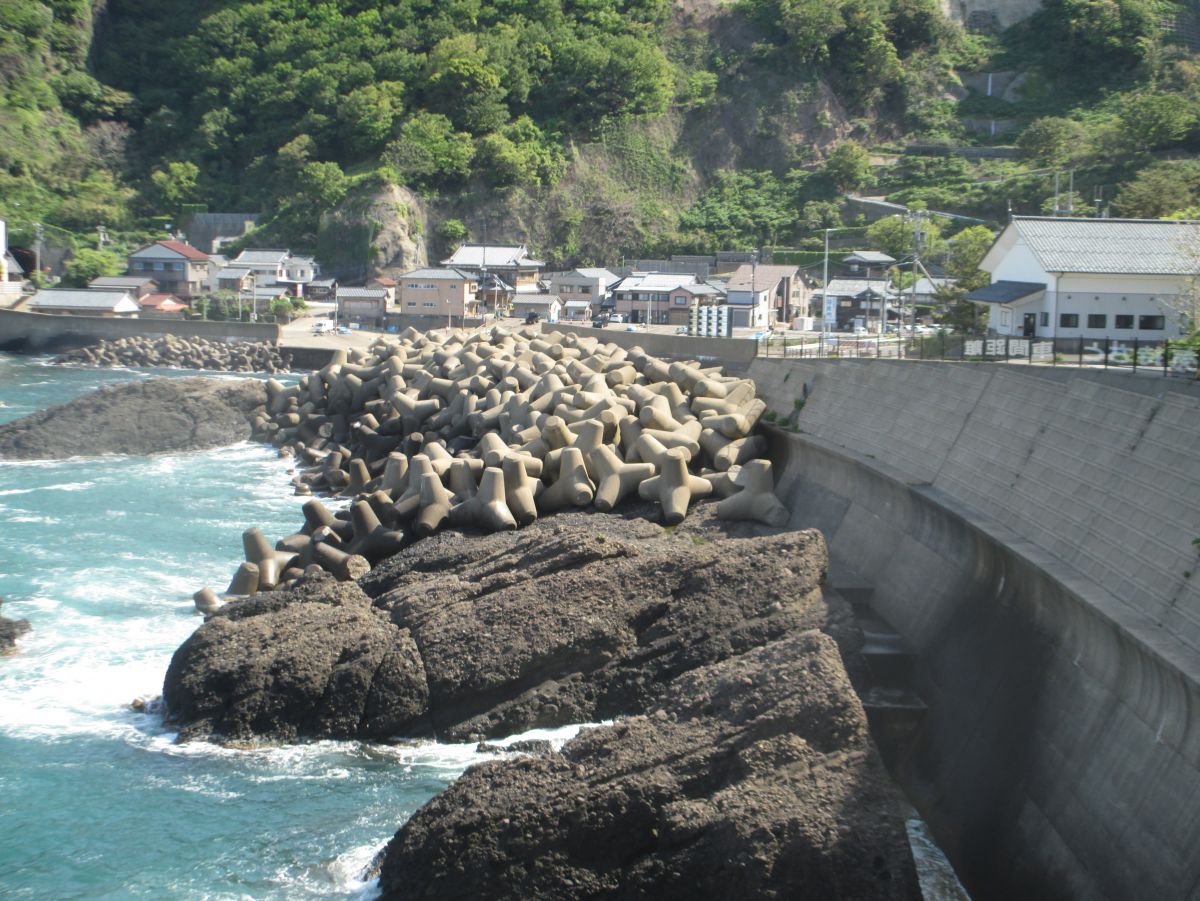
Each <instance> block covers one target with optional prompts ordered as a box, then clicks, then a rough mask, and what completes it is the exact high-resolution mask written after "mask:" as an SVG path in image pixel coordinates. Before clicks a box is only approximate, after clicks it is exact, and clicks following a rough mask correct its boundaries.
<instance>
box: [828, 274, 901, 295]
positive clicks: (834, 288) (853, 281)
mask: <svg viewBox="0 0 1200 901" xmlns="http://www.w3.org/2000/svg"><path fill="white" fill-rule="evenodd" d="M868 291H870V292H871V293H872V294H874V295H876V296H877V297H878V296H882V295H883V294H884V293H885V292H886V293H887V294H888V296H893V295H894V294H895V293H896V292H895V289H894V288H893V286H892V283H891V282H889V281H888V280H887V279H886V278H831V279H830V280H829V285H828V287H827V288H826V289H825V291H824V292H822V291H821V289H819V288H818V289H817V293H818V294H821V295H822V296H824V294H825V293H828V294H829V295H831V296H835V297H858V296H859V295H861V294H866V293H867V292H868Z"/></svg>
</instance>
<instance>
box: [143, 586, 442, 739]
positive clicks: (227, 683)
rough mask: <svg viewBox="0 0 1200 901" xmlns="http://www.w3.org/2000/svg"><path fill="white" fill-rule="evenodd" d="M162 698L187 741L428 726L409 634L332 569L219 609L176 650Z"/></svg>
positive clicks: (377, 734) (380, 732)
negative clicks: (285, 589) (331, 572)
mask: <svg viewBox="0 0 1200 901" xmlns="http://www.w3.org/2000/svg"><path fill="white" fill-rule="evenodd" d="M163 698H164V700H165V701H166V703H167V706H168V710H169V717H170V719H171V721H173V722H175V723H177V724H180V725H181V726H182V727H183V728H182V730H181V736H180V737H181V738H184V739H186V738H192V737H207V736H209V735H212V734H214V733H215V734H220V735H223V736H226V737H229V738H234V739H252V738H255V737H256V736H270V737H271V738H273V739H282V740H289V739H294V738H296V737H298V736H302V735H306V736H338V737H349V736H362V737H370V738H385V737H388V736H390V735H395V734H398V733H401V732H405V731H407V732H408V733H410V734H419V733H421V732H425V733H428V731H429V730H428V726H427V725H423V724H425V723H427V713H428V706H429V705H428V694H427V691H426V688H425V680H424V676H423V675H422V673H421V661H420V657H419V656H418V654H417V649H416V645H415V644H414V643H413V640H412V637H411V636H410V635H409V634H408V632H407V631H406V630H404V629H400V628H398V627H397V626H395V625H393V624H392V623H391V622H390V621H389V620H388V617H387V614H386V613H385V612H383V611H381V610H378V609H376V608H374V607H372V605H371V600H370V598H368V597H367V596H366V595H365V594H363V592H362V590H361V589H360V588H359V587H358V586H357V585H355V584H354V583H353V582H337V581H335V580H334V578H333V577H332V576H329V575H326V574H320V575H317V576H314V577H306V578H304V579H302V580H300V582H299V583H298V584H297V585H296V587H295V588H293V589H292V590H291V591H290V592H264V593H262V594H257V595H254V596H253V597H250V598H247V599H246V600H245V601H242V602H240V603H234V604H229V605H227V606H225V607H223V608H221V609H220V610H219V611H218V612H217V613H216V614H214V615H213V616H212V617H210V618H209V620H208V622H206V623H205V624H204V625H203V626H202V627H201V628H200V629H198V630H197V631H196V633H195V634H194V635H193V636H192V637H191V638H189V639H188V640H187V642H185V643H184V644H183V646H182V647H181V648H180V649H179V650H178V651H176V653H175V657H174V658H173V659H172V661H171V667H170V669H169V670H168V673H167V679H166V685H165V686H164V689H163Z"/></svg>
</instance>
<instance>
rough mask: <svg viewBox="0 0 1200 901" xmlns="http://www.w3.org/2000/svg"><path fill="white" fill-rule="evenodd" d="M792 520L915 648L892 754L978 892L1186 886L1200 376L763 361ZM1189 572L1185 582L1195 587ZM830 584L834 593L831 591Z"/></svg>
mask: <svg viewBox="0 0 1200 901" xmlns="http://www.w3.org/2000/svg"><path fill="white" fill-rule="evenodd" d="M751 375H752V377H754V378H755V379H756V381H757V382H758V385H759V393H760V395H761V396H763V397H764V399H766V401H767V403H768V408H769V409H771V410H775V411H777V412H779V413H781V414H788V413H791V412H792V411H793V410H794V408H795V401H797V400H803V401H804V404H803V408H802V410H800V412H799V413H798V414H797V417H796V421H797V424H798V427H799V428H800V429H801V432H800V433H799V434H794V433H786V432H782V431H775V432H774V434H773V438H772V440H773V443H774V448H773V450H774V453H775V455H776V457H777V459H779V461H780V463H782V464H783V465H782V467H781V477H780V482H779V490H780V494H781V495H782V496H783V497H784V498H785V499H786V500H787V501H788V502H789V505H790V506H791V508H792V510H793V520H792V525H793V526H796V527H807V526H816V527H818V528H820V529H821V530H822V531H823V532H824V533H825V535H826V539H827V541H828V544H829V548H830V554H831V557H832V558H833V559H834V560H835V561H836V564H835V573H836V571H837V569H839V568H840V569H842V570H846V569H853V571H854V572H855V573H856V574H857V575H858V576H860V577H862V578H863V579H865V580H866V581H867V582H869V583H871V584H872V585H873V586H874V593H873V596H872V605H873V607H874V608H875V609H876V610H877V611H878V612H879V613H880V614H882V615H883V616H884V617H885V618H887V619H888V620H889V621H890V622H891V623H892V625H893V626H895V627H896V629H897V630H898V631H899V632H900V633H901V634H902V635H903V636H904V638H905V639H906V640H907V642H908V643H909V644H910V645H911V647H912V649H913V650H914V651H915V652H916V653H917V654H918V662H917V668H916V675H915V680H916V688H917V690H918V691H919V692H920V693H921V695H922V697H923V698H924V700H925V701H926V703H927V704H928V705H929V712H928V714H927V716H926V717H925V720H924V722H923V724H922V725H921V727H920V729H919V731H918V733H917V736H916V738H915V740H914V742H913V744H912V746H911V748H910V750H909V753H908V755H907V756H906V757H904V758H903V759H901V760H900V761H899V762H898V765H897V769H898V772H897V776H898V777H899V778H900V780H901V782H902V783H903V784H904V785H905V787H906V789H907V790H908V791H909V793H910V794H911V796H912V797H913V799H914V801H915V802H916V803H917V804H918V806H919V807H920V808H921V810H922V813H923V814H924V815H925V816H926V818H927V819H928V820H929V822H930V824H931V825H932V827H933V829H934V830H935V832H936V833H937V835H938V838H939V840H940V841H941V842H942V844H943V846H944V847H945V848H946V849H947V851H948V853H949V854H950V856H951V859H952V860H953V861H954V862H955V864H956V866H957V867H958V868H959V870H960V872H961V874H962V876H963V878H964V880H965V881H966V883H967V884H968V887H969V888H970V889H971V890H972V892H973V893H974V894H975V895H976V897H981V898H989V897H994V898H1008V897H1034V898H1059V897H1078V898H1085V897H1086V898H1093V897H1111V898H1128V897H1155V898H1184V897H1190V896H1192V895H1194V893H1195V891H1196V889H1197V885H1198V883H1200V805H1197V801H1198V800H1200V721H1198V720H1197V716H1198V711H1200V654H1198V652H1197V647H1198V646H1200V629H1197V623H1198V622H1200V615H1198V614H1200V593H1198V591H1197V583H1198V582H1200V572H1197V571H1198V570H1200V565H1197V561H1198V558H1200V554H1198V552H1197V548H1196V547H1195V546H1194V545H1193V544H1192V540H1193V539H1194V538H1196V537H1197V536H1200V512H1198V511H1200V456H1198V455H1197V454H1196V451H1195V448H1197V447H1200V388H1198V387H1197V386H1196V385H1193V384H1190V383H1179V382H1172V381H1170V380H1165V379H1139V378H1134V377H1130V376H1119V375H1110V376H1105V375H1104V374H1100V373H1089V372H1086V371H1085V372H1079V371H1072V372H1063V371H1054V370H1035V371H1030V370H1024V369H1022V370H1016V369H1014V368H1012V367H1004V366H970V365H955V364H915V363H903V362H889V361H822V362H810V363H804V362H784V361H767V360H757V361H755V362H754V363H753V364H752V365H751ZM1189 572H1195V573H1196V574H1195V575H1194V576H1188V575H1185V573H1189ZM838 578H839V576H837V575H835V576H834V577H833V579H832V581H834V583H835V584H836V582H837V579H838Z"/></svg>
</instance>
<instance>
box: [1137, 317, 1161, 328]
mask: <svg viewBox="0 0 1200 901" xmlns="http://www.w3.org/2000/svg"><path fill="white" fill-rule="evenodd" d="M1166 327H1167V321H1166V319H1164V318H1163V317H1162V316H1139V317H1138V328H1140V329H1146V331H1153V332H1160V331H1162V330H1163V329H1164V328H1166Z"/></svg>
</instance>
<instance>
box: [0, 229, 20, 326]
mask: <svg viewBox="0 0 1200 901" xmlns="http://www.w3.org/2000/svg"><path fill="white" fill-rule="evenodd" d="M24 282H25V270H24V269H22V268H21V264H20V263H18V262H17V258H16V257H14V256H13V255H12V253H10V252H9V249H8V223H7V222H6V221H5V220H3V219H0V306H12V305H13V304H14V303H16V301H18V300H20V299H21V288H22V285H23V284H24Z"/></svg>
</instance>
